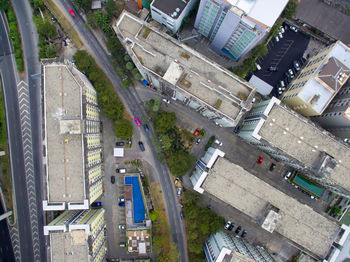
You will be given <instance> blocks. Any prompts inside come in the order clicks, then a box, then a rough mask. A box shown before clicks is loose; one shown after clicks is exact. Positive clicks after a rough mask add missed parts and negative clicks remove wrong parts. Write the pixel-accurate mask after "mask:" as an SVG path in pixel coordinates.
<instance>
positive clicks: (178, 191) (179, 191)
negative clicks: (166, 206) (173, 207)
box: [177, 187, 182, 196]
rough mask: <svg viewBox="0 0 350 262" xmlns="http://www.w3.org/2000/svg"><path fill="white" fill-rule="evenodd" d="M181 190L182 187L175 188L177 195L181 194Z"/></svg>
mask: <svg viewBox="0 0 350 262" xmlns="http://www.w3.org/2000/svg"><path fill="white" fill-rule="evenodd" d="M181 192H182V187H179V188H178V189H177V196H180V195H181Z"/></svg>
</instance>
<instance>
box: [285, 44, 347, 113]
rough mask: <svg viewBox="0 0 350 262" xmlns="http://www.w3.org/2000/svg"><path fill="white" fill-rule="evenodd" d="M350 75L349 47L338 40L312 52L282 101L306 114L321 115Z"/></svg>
mask: <svg viewBox="0 0 350 262" xmlns="http://www.w3.org/2000/svg"><path fill="white" fill-rule="evenodd" d="M349 75H350V48H349V47H348V46H346V45H344V44H343V43H342V42H340V41H338V42H336V43H334V44H332V45H330V46H328V47H326V48H325V49H323V50H320V51H319V52H318V53H317V54H315V55H313V56H312V57H311V58H310V59H309V61H308V62H307V64H306V66H305V67H304V68H303V69H302V70H301V72H300V73H299V74H298V76H297V77H296V78H294V79H293V81H292V82H291V83H290V85H289V88H288V90H287V91H286V92H285V93H284V95H283V97H282V101H283V102H284V103H286V104H287V105H288V106H289V107H291V108H292V109H293V110H295V111H297V112H298V113H300V114H302V115H303V116H318V115H321V114H322V113H323V112H324V111H325V109H326V108H327V106H328V104H329V103H330V102H331V100H332V99H333V98H334V97H335V95H336V94H337V93H338V92H339V91H340V90H341V88H342V86H343V85H344V84H345V82H346V81H347V79H348V78H349Z"/></svg>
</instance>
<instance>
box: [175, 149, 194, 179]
mask: <svg viewBox="0 0 350 262" xmlns="http://www.w3.org/2000/svg"><path fill="white" fill-rule="evenodd" d="M195 160H196V158H195V157H194V156H193V155H191V154H189V153H188V152H186V151H179V152H174V153H171V154H170V156H169V160H168V164H169V168H170V171H171V173H172V174H173V175H174V176H176V177H181V176H183V175H185V174H186V173H187V172H188V171H189V170H190V169H191V168H192V166H193V164H194V162H195Z"/></svg>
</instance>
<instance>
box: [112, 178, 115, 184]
mask: <svg viewBox="0 0 350 262" xmlns="http://www.w3.org/2000/svg"><path fill="white" fill-rule="evenodd" d="M111 183H112V184H114V183H115V176H111Z"/></svg>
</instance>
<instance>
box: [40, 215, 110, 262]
mask: <svg viewBox="0 0 350 262" xmlns="http://www.w3.org/2000/svg"><path fill="white" fill-rule="evenodd" d="M104 213H105V210H104V209H102V208H99V209H90V210H66V211H65V212H63V213H62V214H61V215H60V216H58V217H57V218H56V219H54V220H53V221H52V222H51V223H50V224H48V225H47V226H45V227H44V235H49V237H50V258H51V259H50V261H52V262H55V261H57V262H59V261H71V262H73V261H88V262H102V261H105V255H106V250H107V248H106V237H105V219H104Z"/></svg>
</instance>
